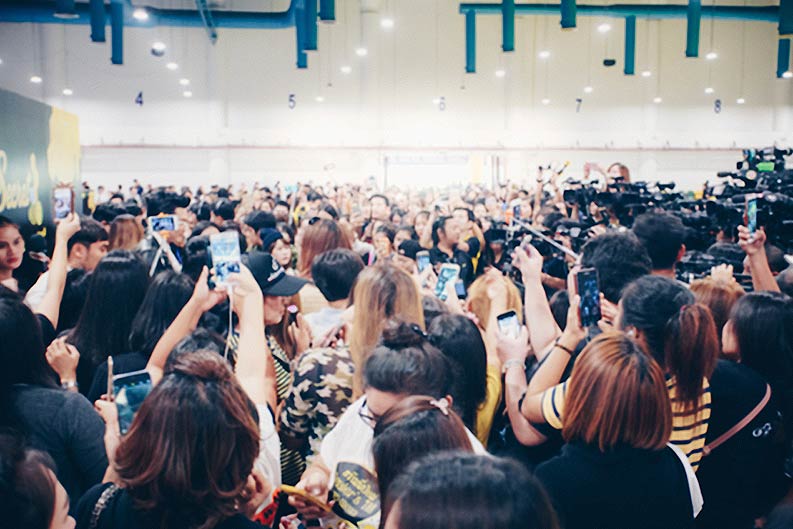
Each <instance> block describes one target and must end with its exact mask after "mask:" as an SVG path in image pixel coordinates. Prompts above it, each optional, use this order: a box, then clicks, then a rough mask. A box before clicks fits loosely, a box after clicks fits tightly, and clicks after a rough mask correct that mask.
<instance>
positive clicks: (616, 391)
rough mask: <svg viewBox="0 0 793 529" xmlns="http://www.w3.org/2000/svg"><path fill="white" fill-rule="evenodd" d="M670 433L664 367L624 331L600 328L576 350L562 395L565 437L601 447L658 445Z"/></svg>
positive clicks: (647, 447)
mask: <svg viewBox="0 0 793 529" xmlns="http://www.w3.org/2000/svg"><path fill="white" fill-rule="evenodd" d="M671 434H672V408H671V405H670V403H669V394H668V393H667V389H666V381H665V380H664V372H663V370H662V369H661V367H660V366H659V365H658V363H657V362H655V360H653V359H652V357H650V356H649V355H648V354H647V353H645V352H644V351H642V349H641V347H639V345H638V344H637V343H636V342H634V341H633V340H632V339H631V338H629V337H628V336H627V335H625V334H623V333H617V332H610V333H605V334H601V335H600V336H598V337H597V338H595V339H594V340H592V342H590V343H589V345H587V346H586V347H585V348H584V350H583V351H582V352H581V355H580V356H579V357H578V359H577V360H576V363H575V367H574V368H573V372H572V374H571V375H570V385H569V387H568V390H567V395H566V397H565V412H564V426H563V428H562V436H563V437H564V439H565V441H567V442H571V441H582V442H584V443H586V444H589V445H596V446H597V447H598V448H599V449H600V450H601V451H603V452H605V451H607V450H609V449H611V448H614V447H615V446H617V445H621V444H624V445H628V446H632V447H634V448H643V449H646V450H660V449H661V448H663V447H664V445H666V443H667V442H669V437H670V436H671Z"/></svg>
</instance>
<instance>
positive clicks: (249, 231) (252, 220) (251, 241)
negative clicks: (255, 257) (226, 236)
mask: <svg viewBox="0 0 793 529" xmlns="http://www.w3.org/2000/svg"><path fill="white" fill-rule="evenodd" d="M275 225H276V220H275V215H273V214H272V213H268V212H266V211H252V212H250V213H248V214H247V215H246V216H245V219H244V220H243V221H242V226H241V228H242V234H243V235H244V236H245V240H246V241H247V243H248V251H249V252H250V251H253V250H264V251H267V248H262V239H261V236H260V235H259V232H260V231H261V230H263V229H265V228H270V229H275Z"/></svg>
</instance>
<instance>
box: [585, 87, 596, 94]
mask: <svg viewBox="0 0 793 529" xmlns="http://www.w3.org/2000/svg"><path fill="white" fill-rule="evenodd" d="M593 90H594V88H592V87H591V86H585V87H584V93H585V94H591V93H592V91H593Z"/></svg>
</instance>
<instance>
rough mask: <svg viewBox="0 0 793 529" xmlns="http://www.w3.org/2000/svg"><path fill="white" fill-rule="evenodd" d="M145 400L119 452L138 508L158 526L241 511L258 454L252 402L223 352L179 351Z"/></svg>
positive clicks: (204, 523) (203, 523)
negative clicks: (239, 502) (223, 357)
mask: <svg viewBox="0 0 793 529" xmlns="http://www.w3.org/2000/svg"><path fill="white" fill-rule="evenodd" d="M172 365H173V367H172V369H173V370H172V371H171V372H170V373H168V374H166V375H165V377H163V379H162V381H161V382H160V383H159V384H157V386H155V387H154V389H153V390H152V392H151V394H149V396H148V397H147V398H146V400H144V401H143V404H142V405H141V407H140V409H139V410H138V413H137V415H136V416H135V419H134V420H133V421H132V427H131V428H130V430H129V432H128V433H127V435H126V436H125V437H124V438H123V439H122V441H121V444H120V445H119V447H118V451H117V452H116V472H117V473H118V476H119V478H120V479H121V484H122V486H123V487H124V488H125V489H127V491H128V493H129V494H130V496H131V497H132V499H133V501H134V503H135V505H136V507H137V508H139V509H140V510H143V511H148V512H150V513H152V515H153V516H155V517H156V518H158V519H159V521H160V527H162V528H163V529H164V528H166V527H175V526H180V527H189V528H191V529H210V528H213V527H215V526H216V525H217V524H218V523H220V522H221V521H223V520H224V519H226V518H229V517H231V516H233V515H235V514H237V513H238V512H239V509H238V498H239V497H240V494H241V493H242V491H243V489H244V488H245V485H246V482H247V479H248V476H249V475H250V472H251V469H252V468H253V462H254V460H255V459H256V456H257V455H258V454H259V427H258V424H257V423H256V421H255V420H254V416H253V413H252V406H253V404H252V403H251V402H250V400H249V399H248V397H247V395H246V394H245V391H244V390H243V389H242V387H241V386H240V385H239V383H238V382H237V380H236V379H235V378H234V375H233V374H232V372H231V370H230V368H229V366H228V364H227V363H226V362H225V361H224V360H223V359H222V358H221V357H219V356H218V355H217V354H215V353H212V352H209V351H197V352H192V353H187V354H184V355H182V356H179V357H177V358H176V359H175V360H174V362H173V364H172Z"/></svg>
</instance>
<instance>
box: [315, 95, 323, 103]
mask: <svg viewBox="0 0 793 529" xmlns="http://www.w3.org/2000/svg"><path fill="white" fill-rule="evenodd" d="M314 101H316V102H317V103H322V102H323V101H325V98H324V97H322V96H317V97H315V98H314Z"/></svg>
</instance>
